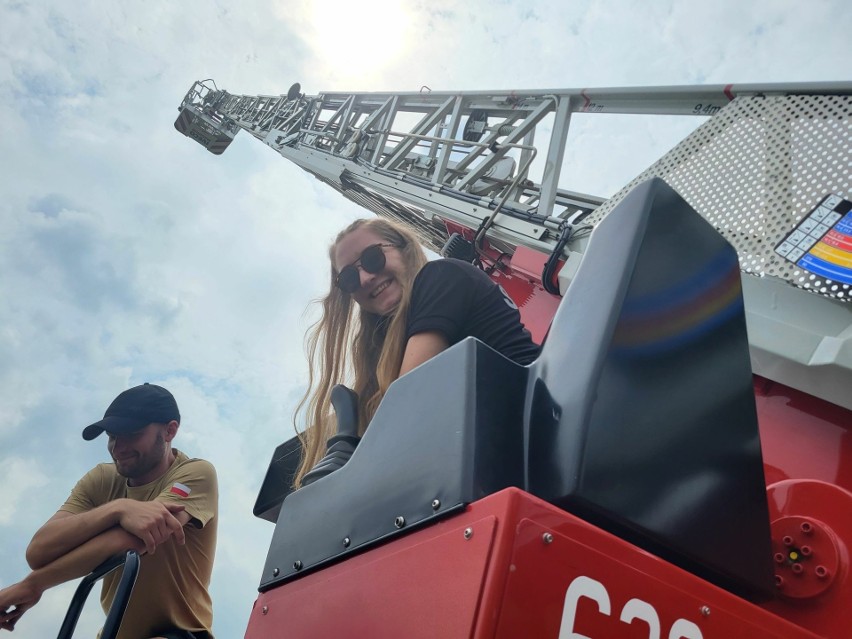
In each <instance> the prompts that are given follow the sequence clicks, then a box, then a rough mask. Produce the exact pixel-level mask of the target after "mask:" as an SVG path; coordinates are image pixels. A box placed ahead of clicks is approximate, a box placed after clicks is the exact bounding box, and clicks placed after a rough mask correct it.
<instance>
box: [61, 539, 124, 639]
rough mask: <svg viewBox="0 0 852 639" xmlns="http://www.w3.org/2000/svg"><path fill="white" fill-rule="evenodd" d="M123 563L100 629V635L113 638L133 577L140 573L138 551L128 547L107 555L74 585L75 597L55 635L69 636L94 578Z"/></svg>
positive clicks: (108, 638)
mask: <svg viewBox="0 0 852 639" xmlns="http://www.w3.org/2000/svg"><path fill="white" fill-rule="evenodd" d="M122 565H123V566H124V570H123V571H122V573H121V579H120V580H119V582H118V588H117V589H116V591H115V597H113V600H112V605H111V606H110V607H109V612H107V618H106V621H105V622H104V627H103V630H101V639H115V637H116V635H117V634H118V629H119V628H120V627H121V620H122V619H123V618H124V611H125V610H126V609H127V604H128V603H129V602H130V595H131V593H132V592H133V586H134V585H135V584H136V577H138V576H139V555H138V554H137V553H136V551H134V550H128V551H127V554H126V555H124V556H121V555H119V556H116V557H113V558H111V559H107V560H106V561H105V562H103V563H102V564H101V565H100V566H98V567H97V568H95V569H94V570H93V571H92V572H90V573H89V574H88V575H86V576H85V577H83V580H82V581H81V582H80V585H79V586H77V590H76V592H75V593H74V597H73V598H72V599H71V605H70V606H69V607H68V612H67V613H65V619H64V620H63V621H62V627H61V628H60V629H59V634H58V635H57V638H56V639H71V636H72V635H73V633H74V629H75V628H76V627H77V621H78V620H79V619H80V613H81V612H82V611H83V604H85V603H86V599H87V598H88V596H89V593H90V592H91V590H92V586H94V585H95V582H96V581H99V580H101V579H103V578H104V577H106V576H107V575H108V574H109V573H111V572H112V571H113V570H115V569H116V568H118V567H119V566H122Z"/></svg>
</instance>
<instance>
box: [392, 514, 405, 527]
mask: <svg viewBox="0 0 852 639" xmlns="http://www.w3.org/2000/svg"><path fill="white" fill-rule="evenodd" d="M393 525H394V526H396V527H397V528H402V527H403V526H405V517H403V516H402V515H400V516H399V517H397V518H396V519H394V521H393Z"/></svg>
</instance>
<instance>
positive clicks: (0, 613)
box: [0, 578, 43, 631]
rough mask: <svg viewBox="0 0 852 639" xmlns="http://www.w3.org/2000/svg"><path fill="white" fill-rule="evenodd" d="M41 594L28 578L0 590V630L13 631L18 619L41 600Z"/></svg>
mask: <svg viewBox="0 0 852 639" xmlns="http://www.w3.org/2000/svg"><path fill="white" fill-rule="evenodd" d="M42 592H43V591H42V590H41V589H40V588H39V587H38V586H37V585H35V584H34V583H32V580H31V579H29V578H27V579H24V580H23V581H20V582H18V583H16V584H13V585H11V586H9V587H8V588H4V589H3V590H0V630H9V631H12V630H14V629H15V624H16V623H18V619H20V618H21V617H22V616H23V614H24V613H25V612H26V611H27V610H29V609H30V608H32V607H33V606H35V605H36V604H37V603H38V600H39V599H41V595H42Z"/></svg>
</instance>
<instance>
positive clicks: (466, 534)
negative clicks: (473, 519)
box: [464, 528, 473, 539]
mask: <svg viewBox="0 0 852 639" xmlns="http://www.w3.org/2000/svg"><path fill="white" fill-rule="evenodd" d="M471 537H473V528H465V529H464V538H465V539H470V538H471Z"/></svg>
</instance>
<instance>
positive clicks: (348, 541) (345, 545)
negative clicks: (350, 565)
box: [343, 537, 352, 548]
mask: <svg viewBox="0 0 852 639" xmlns="http://www.w3.org/2000/svg"><path fill="white" fill-rule="evenodd" d="M351 543H352V540H351V539H349V537H344V538H343V547H344V548H349V544H351Z"/></svg>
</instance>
